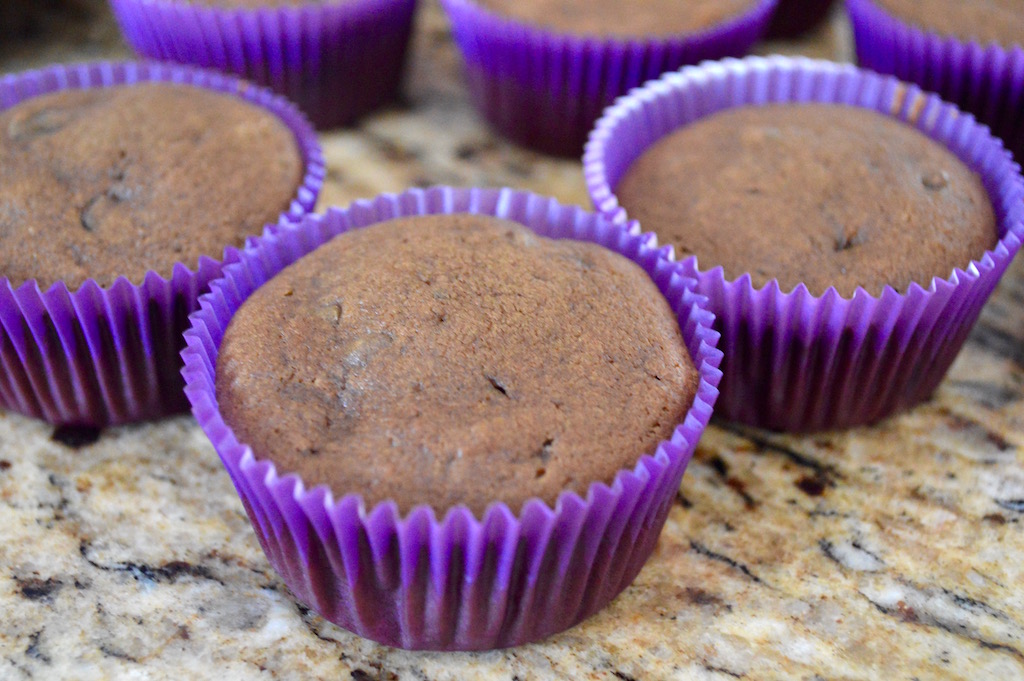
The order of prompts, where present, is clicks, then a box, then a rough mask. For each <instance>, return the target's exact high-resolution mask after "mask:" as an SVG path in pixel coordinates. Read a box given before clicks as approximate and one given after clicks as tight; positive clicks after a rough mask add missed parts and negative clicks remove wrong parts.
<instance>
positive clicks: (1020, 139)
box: [846, 0, 1024, 160]
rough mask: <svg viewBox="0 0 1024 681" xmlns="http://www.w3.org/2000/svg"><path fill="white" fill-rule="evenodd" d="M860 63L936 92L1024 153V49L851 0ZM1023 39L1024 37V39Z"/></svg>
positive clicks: (1015, 150)
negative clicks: (930, 26)
mask: <svg viewBox="0 0 1024 681" xmlns="http://www.w3.org/2000/svg"><path fill="white" fill-rule="evenodd" d="M846 9H847V13H848V14H849V16H850V21H851V22H852V24H853V35H854V40H855V43H856V48H857V62H858V63H859V64H860V65H861V66H864V67H866V68H869V69H872V70H873V71H878V72H879V73H885V74H891V75H894V76H896V77H897V78H899V79H901V80H905V81H908V82H911V83H916V84H917V85H919V86H921V87H922V88H924V89H925V90H928V91H930V92H936V93H938V94H939V95H941V96H942V98H943V99H945V100H946V101H949V102H952V103H954V104H956V105H957V106H959V107H960V108H961V109H964V110H965V111H969V112H970V113H972V114H974V115H975V116H977V117H978V120H980V121H981V122H982V123H984V124H986V125H988V126H989V127H990V128H991V129H992V132H993V133H994V134H995V135H996V136H997V137H1000V138H1002V140H1003V142H1004V143H1005V144H1006V146H1007V148H1008V149H1010V151H1012V152H1013V154H1014V156H1015V157H1016V158H1017V159H1018V160H1020V159H1021V157H1022V155H1024V47H1022V45H1014V46H1012V47H1002V46H1000V45H997V44H995V43H992V44H990V45H987V46H986V45H981V44H979V43H977V42H973V41H971V42H964V41H962V40H959V39H957V38H954V37H950V36H941V35H937V34H934V33H928V32H927V31H925V30H923V29H921V28H918V27H917V26H914V25H912V24H908V23H905V22H903V21H901V20H900V19H898V18H896V17H894V16H893V15H891V14H889V13H888V12H887V11H885V10H883V9H882V8H881V7H879V6H878V5H876V4H875V3H874V2H872V1H871V0H847V2H846ZM1022 40H1024V37H1022Z"/></svg>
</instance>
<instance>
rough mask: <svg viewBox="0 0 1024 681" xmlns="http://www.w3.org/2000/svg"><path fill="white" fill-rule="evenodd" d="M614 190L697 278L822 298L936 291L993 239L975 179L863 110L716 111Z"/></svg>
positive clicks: (925, 141) (917, 138) (891, 122)
mask: <svg viewBox="0 0 1024 681" xmlns="http://www.w3.org/2000/svg"><path fill="white" fill-rule="evenodd" d="M615 193H616V195H617V197H618V201H619V204H620V205H621V206H622V207H623V208H624V209H625V211H626V213H627V214H628V215H629V217H630V218H632V219H636V220H639V221H640V225H641V227H642V228H643V229H644V230H651V231H654V232H656V233H657V234H658V236H659V239H660V240H661V241H662V242H663V243H670V244H672V245H673V246H675V248H676V252H677V255H678V256H679V257H685V256H688V255H691V254H696V255H697V260H698V263H699V264H700V266H701V268H702V269H704V270H709V269H711V268H713V267H715V266H718V265H721V266H722V267H723V268H724V270H725V275H726V277H728V278H730V279H735V278H737V277H739V276H741V275H742V274H744V273H747V272H749V273H750V275H751V277H752V280H753V283H754V285H755V286H758V287H760V286H763V285H764V284H766V283H767V282H768V281H769V280H771V279H778V280H779V284H780V286H781V287H782V289H783V290H784V291H788V290H791V289H793V288H794V287H795V286H796V285H797V284H799V283H801V282H803V283H804V284H806V286H807V288H808V290H809V291H810V292H811V293H812V294H815V295H821V294H823V293H824V292H825V291H826V290H827V289H828V287H829V286H835V288H836V289H837V290H838V291H839V293H841V294H842V295H844V296H847V297H849V296H852V295H853V293H854V292H855V290H856V288H857V287H858V286H862V287H863V288H865V289H866V290H867V291H868V292H869V293H871V294H873V295H880V294H881V293H882V291H883V289H884V287H885V286H886V285H888V286H892V287H893V288H894V289H896V290H898V291H905V290H906V289H907V288H908V287H909V286H910V284H911V282H917V283H918V284H920V285H921V286H923V287H926V288H927V286H928V285H929V284H930V283H931V280H932V278H933V277H942V278H947V277H949V276H950V275H951V274H952V272H953V269H954V268H957V267H960V268H965V267H967V266H968V264H969V263H970V262H971V260H973V259H977V258H980V257H981V256H982V255H983V254H984V253H985V251H986V250H988V249H990V248H992V247H993V246H994V245H995V244H996V242H997V240H998V233H997V226H996V218H995V214H994V211H993V208H992V204H991V200H990V199H989V196H988V194H987V192H986V191H985V188H984V186H983V185H982V182H981V179H980V178H979V177H978V176H977V175H976V174H975V173H974V172H972V171H971V170H970V169H969V168H967V167H966V166H965V165H964V164H963V163H962V162H961V161H960V160H959V159H958V158H957V157H956V156H954V155H953V154H952V153H951V152H950V151H948V150H947V149H946V148H944V147H943V146H941V145H939V144H938V143H936V142H934V141H933V140H931V139H930V138H928V137H927V136H926V135H924V134H923V133H921V132H919V131H918V130H916V129H915V128H913V127H911V126H909V125H907V124H905V123H902V122H900V121H898V120H895V119H892V118H889V117H887V116H884V115H882V114H879V113H876V112H873V111H869V110H866V109H860V108H854V107H841V106H828V105H821V104H805V105H776V106H765V107H741V108H736V109H728V110H725V111H722V112H719V113H717V114H715V115H712V116H709V117H707V118H704V119H701V120H699V121H697V122H695V123H693V124H690V125H687V126H684V127H682V128H680V129H679V130H676V131H675V132H674V133H672V134H670V135H667V136H666V137H664V138H662V139H661V140H660V141H658V142H657V143H656V144H654V145H652V146H651V148H650V149H648V150H647V151H646V152H645V153H644V154H643V155H642V156H641V157H640V158H639V159H638V160H637V161H636V162H635V163H634V164H633V165H632V166H631V167H630V168H629V170H628V171H627V172H626V174H625V176H624V177H623V179H622V180H621V182H620V183H619V185H618V187H617V188H616V189H615Z"/></svg>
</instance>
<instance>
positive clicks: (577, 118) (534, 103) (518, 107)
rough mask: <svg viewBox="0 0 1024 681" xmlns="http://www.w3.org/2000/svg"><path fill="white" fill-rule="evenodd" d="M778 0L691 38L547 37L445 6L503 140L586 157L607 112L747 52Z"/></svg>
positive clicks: (473, 84) (474, 86) (489, 15)
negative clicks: (630, 97) (667, 77)
mask: <svg viewBox="0 0 1024 681" xmlns="http://www.w3.org/2000/svg"><path fill="white" fill-rule="evenodd" d="M776 2H777V0H759V1H758V2H757V4H755V5H754V6H753V7H752V8H751V9H750V10H749V11H747V12H744V13H743V14H741V15H739V16H737V17H734V18H732V19H729V20H728V21H725V22H722V23H720V24H717V25H715V26H712V27H710V28H708V29H706V30H703V31H699V32H694V33H691V34H688V35H680V36H673V37H663V38H654V37H651V38H637V39H631V40H627V39H622V38H599V37H587V36H574V35H569V34H565V33H559V32H556V31H549V30H545V29H543V28H540V27H536V26H533V25H530V24H527V23H523V22H519V21H515V20H513V19H509V18H505V17H502V16H499V15H497V14H495V13H493V12H491V11H489V10H487V9H485V8H483V7H481V6H480V5H478V4H477V3H475V2H474V1H473V0H441V5H442V6H443V7H444V9H445V11H446V12H447V14H448V17H449V19H450V20H451V23H452V34H453V37H454V39H455V42H456V44H457V45H458V47H459V50H460V51H461V53H462V56H463V60H464V62H465V73H466V79H467V83H468V86H469V91H470V95H471V96H472V99H473V102H474V104H475V106H476V108H477V110H478V111H480V112H481V113H482V114H483V116H484V118H485V119H486V120H487V121H488V122H489V123H490V125H491V126H492V127H493V128H494V129H495V130H497V131H498V132H499V133H500V134H502V135H503V136H505V137H507V138H508V139H510V140H512V141H514V142H516V143H518V144H521V145H523V146H526V147H529V148H533V149H537V150H540V151H543V152H546V153H550V154H556V155H561V156H579V155H580V153H581V152H582V150H583V143H584V142H585V141H586V136H587V133H588V132H589V131H590V129H591V128H592V127H593V124H594V122H595V121H596V120H597V119H598V117H599V116H600V115H601V111H602V110H603V109H604V108H605V107H606V106H607V105H608V104H611V103H612V101H613V100H614V99H615V98H616V97H618V96H619V95H622V94H625V93H626V92H628V91H629V90H630V89H631V88H633V87H636V86H638V85H640V84H641V83H643V82H645V81H647V80H650V79H652V78H657V77H658V76H659V75H661V74H662V73H664V72H665V71H670V70H672V69H676V68H679V67H680V66H681V65H683V64H696V63H697V62H700V61H703V60H705V59H718V58H720V57H725V56H740V55H743V54H746V53H747V51H748V50H749V49H750V47H751V46H752V45H753V44H754V43H755V42H756V41H757V40H758V38H760V37H761V36H762V35H763V34H764V32H765V30H767V27H768V22H769V20H770V19H771V15H772V12H773V11H774V9H775V4H776Z"/></svg>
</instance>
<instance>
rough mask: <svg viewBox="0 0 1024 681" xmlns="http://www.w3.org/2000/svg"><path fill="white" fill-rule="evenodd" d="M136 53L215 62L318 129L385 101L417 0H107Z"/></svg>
mask: <svg viewBox="0 0 1024 681" xmlns="http://www.w3.org/2000/svg"><path fill="white" fill-rule="evenodd" d="M110 4H111V7H112V8H113V10H114V15H115V16H116V17H117V20H118V23H119V24H120V26H121V31H122V33H123V34H124V37H125V40H127V41H128V44H129V45H131V46H132V48H133V49H134V50H135V51H136V52H138V53H139V54H141V55H144V56H146V57H150V58H154V59H162V60H167V61H174V62H178V63H182V64H194V65H196V66H203V67H208V68H215V69H218V70H221V71H227V72H230V73H234V74H237V75H239V76H242V77H244V78H246V79H248V80H251V81H253V82H256V83H259V84H261V85H265V86H267V87H269V88H271V89H272V90H274V91H275V92H277V93H279V94H282V95H284V96H285V97H287V98H289V99H290V100H292V101H293V102H295V103H296V104H297V105H298V106H299V108H300V109H302V110H303V112H305V113H306V115H307V116H309V118H310V120H312V121H313V123H314V125H316V127H317V128H321V129H323V128H331V127H336V126H340V125H347V124H349V123H352V122H354V121H355V120H356V119H358V118H359V117H361V116H363V115H364V114H366V113H369V112H370V111H373V110H374V109H376V108H378V107H380V106H382V105H384V104H386V103H387V102H389V101H390V100H391V99H392V98H394V96H395V93H396V92H397V90H398V87H399V85H400V83H401V80H402V73H403V71H404V67H405V59H406V50H407V47H408V44H409V37H410V35H411V32H412V20H413V14H414V12H415V9H416V0H334V1H329V2H309V3H306V4H301V5H295V6H285V7H274V8H267V7H263V8H255V7H254V8H250V7H211V6H204V5H194V4H192V3H188V2H180V1H176V0H111V2H110Z"/></svg>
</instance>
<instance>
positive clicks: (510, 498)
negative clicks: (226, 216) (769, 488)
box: [183, 187, 721, 650]
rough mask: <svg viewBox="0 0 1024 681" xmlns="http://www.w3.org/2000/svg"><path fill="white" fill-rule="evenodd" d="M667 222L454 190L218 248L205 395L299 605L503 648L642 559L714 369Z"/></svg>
mask: <svg viewBox="0 0 1024 681" xmlns="http://www.w3.org/2000/svg"><path fill="white" fill-rule="evenodd" d="M544 237H550V238H544ZM648 241H649V237H643V236H638V235H636V234H635V233H634V232H632V231H630V230H629V229H626V228H623V227H621V226H617V225H613V224H612V223H611V222H609V221H606V220H604V219H603V218H601V217H600V216H597V215H594V214H591V213H586V212H584V211H583V210H581V209H579V208H572V207H563V206H561V205H559V204H558V203H556V202H555V201H554V200H552V199H547V198H543V197H539V196H536V195H532V194H527V193H523V192H517V191H513V190H508V189H505V190H485V189H451V188H444V187H440V188H433V189H427V190H410V191H408V192H406V193H404V194H400V195H384V196H381V197H378V198H377V199H374V200H373V201H360V202H356V203H355V204H353V206H352V207H351V208H349V209H347V210H344V211H342V210H330V211H328V213H327V214H326V215H324V216H311V217H309V218H307V219H306V220H304V221H303V222H301V223H299V224H297V225H295V226H294V227H286V228H282V229H281V230H279V231H278V232H276V233H274V234H269V235H267V236H265V237H264V238H263V239H261V240H260V241H259V242H258V243H257V244H256V245H255V246H254V247H252V248H249V249H247V250H246V251H245V252H244V253H243V254H242V256H241V262H239V263H235V264H233V265H231V266H229V267H227V268H225V278H224V279H222V280H220V281H218V282H216V283H214V284H213V285H212V287H211V292H210V294H208V295H206V296H204V297H203V298H202V300H201V303H200V305H201V308H202V309H201V310H200V311H199V312H197V313H195V314H194V315H193V316H192V321H193V328H192V329H191V330H190V331H189V332H187V334H186V342H187V349H186V350H185V352H184V353H183V356H184V359H185V369H184V372H183V373H184V375H185V380H186V384H187V387H186V393H187V394H188V397H189V399H190V400H191V402H192V405H193V412H194V413H195V415H196V418H197V419H198V420H199V423H200V425H201V426H202V428H203V429H204V431H205V432H206V434H207V435H208V436H209V437H210V440H211V441H212V442H213V443H214V446H215V447H216V448H217V450H218V452H219V454H220V456H221V458H222V460H223V461H224V464H225V465H226V467H227V469H228V471H229V472H230V474H231V477H232V479H233V481H234V483H235V485H236V488H237V489H238V491H239V493H240V495H241V497H242V500H243V502H244V504H245V507H246V510H247V512H248V513H249V516H250V519H251V520H252V524H253V527H254V529H255V530H256V532H257V535H258V536H259V538H260V542H261V544H262V546H263V548H264V550H265V551H266V553H267V556H268V558H269V559H270V562H271V564H272V565H273V566H274V568H275V569H276V570H277V571H278V572H279V573H280V574H281V575H282V577H283V578H284V579H285V581H286V583H287V584H288V586H289V588H290V589H291V590H292V591H293V593H294V594H295V595H296V597H297V598H298V599H299V600H300V601H303V602H304V603H306V604H308V605H309V606H310V607H312V608H314V609H315V610H317V611H318V612H319V613H321V614H322V615H323V616H324V617H326V618H327V619H329V620H331V621H333V622H335V623H337V624H339V625H341V626H343V627H345V628H347V629H349V630H351V631H353V632H356V633H358V634H360V635H362V636H365V637H367V638H371V639H374V640H376V641H380V642H383V643H386V644H389V645H394V646H400V647H404V648H415V649H442V650H452V649H465V650H468V649H488V648H496V647H503V646H511V645H516V644H520V643H525V642H528V641H532V640H536V639H540V638H543V637H545V636H547V635H550V634H552V633H555V632H558V631H561V630H563V629H565V628H568V627H570V626H572V625H574V624H576V623H577V622H580V621H581V620H583V619H585V618H586V617H588V616H590V615H591V614H593V613H594V612H596V611H597V610H598V609H600V608H601V607H603V606H604V605H605V604H607V603H608V602H609V601H610V600H611V599H612V598H614V597H615V595H616V594H618V593H619V592H620V591H621V590H622V589H623V588H625V587H626V586H627V585H628V584H629V583H630V582H631V581H632V580H633V578H634V577H635V576H636V574H637V572H638V571H639V570H640V568H641V566H642V565H643V563H644V562H645V561H646V559H647V557H648V556H649V555H650V552H651V551H652V549H653V547H654V544H655V542H656V540H657V537H658V534H659V533H660V530H661V527H662V525H663V524H664V522H665V518H666V515H667V513H668V510H669V508H670V506H671V504H672V503H673V499H674V497H675V493H676V490H677V489H678V485H679V483H680V479H681V477H682V474H683V471H684V470H685V467H686V464H687V462H688V461H689V459H690V457H691V456H692V454H693V451H694V448H695V446H696V443H697V440H698V439H699V438H700V435H701V433H702V432H703V430H704V428H705V426H706V425H707V422H708V419H709V418H710V415H711V408H712V406H713V404H714V402H715V399H716V397H717V387H716V386H717V383H718V380H719V378H720V375H721V374H720V372H719V371H718V369H717V366H718V364H719V362H720V360H721V353H719V352H718V350H717V349H716V348H715V343H716V341H717V334H716V333H715V332H714V331H712V330H711V323H712V321H713V319H712V316H711V315H710V314H709V313H708V312H707V311H706V310H705V309H704V308H703V304H704V302H705V301H704V300H703V299H702V298H701V297H700V296H699V295H696V294H694V293H693V291H692V290H691V288H690V287H691V286H692V285H693V283H694V282H693V281H692V280H690V279H687V278H685V277H682V276H680V275H679V273H678V271H677V268H676V267H675V265H674V263H672V262H670V261H669V260H667V259H666V258H665V257H664V256H665V251H660V250H657V249H652V248H648V246H647V244H648ZM611 320H614V323H612V322H611ZM255 365H258V367H256V366H255ZM257 368H258V370H254V369H257Z"/></svg>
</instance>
